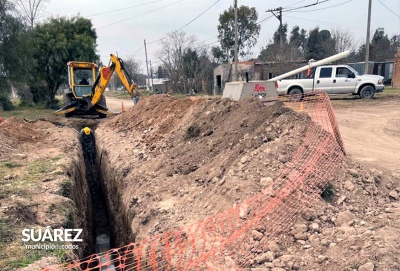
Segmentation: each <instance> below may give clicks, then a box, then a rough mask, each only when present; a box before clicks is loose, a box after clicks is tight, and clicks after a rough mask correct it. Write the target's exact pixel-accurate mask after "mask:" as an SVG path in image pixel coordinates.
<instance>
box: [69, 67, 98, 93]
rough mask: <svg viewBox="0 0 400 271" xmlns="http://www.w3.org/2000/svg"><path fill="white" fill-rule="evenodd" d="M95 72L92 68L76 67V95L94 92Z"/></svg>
mask: <svg viewBox="0 0 400 271" xmlns="http://www.w3.org/2000/svg"><path fill="white" fill-rule="evenodd" d="M92 85H93V72H92V69H91V68H74V90H75V95H76V97H82V96H85V95H89V94H91V93H92Z"/></svg>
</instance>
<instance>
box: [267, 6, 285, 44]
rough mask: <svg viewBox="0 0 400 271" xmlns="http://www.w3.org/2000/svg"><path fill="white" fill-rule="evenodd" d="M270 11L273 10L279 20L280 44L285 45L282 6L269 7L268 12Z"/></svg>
mask: <svg viewBox="0 0 400 271" xmlns="http://www.w3.org/2000/svg"><path fill="white" fill-rule="evenodd" d="M268 11H269V12H271V13H272V14H273V15H274V16H275V17H276V18H277V19H278V20H279V43H280V46H281V47H283V27H282V7H279V8H275V9H269V10H267V12H268ZM275 12H278V13H275Z"/></svg>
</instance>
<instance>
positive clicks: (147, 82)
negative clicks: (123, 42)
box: [144, 40, 150, 90]
mask: <svg viewBox="0 0 400 271" xmlns="http://www.w3.org/2000/svg"><path fill="white" fill-rule="evenodd" d="M144 52H145V54H146V70H147V80H146V87H147V90H149V84H150V83H149V66H148V65H147V63H148V62H147V47H146V40H144Z"/></svg>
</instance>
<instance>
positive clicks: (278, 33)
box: [273, 24, 287, 44]
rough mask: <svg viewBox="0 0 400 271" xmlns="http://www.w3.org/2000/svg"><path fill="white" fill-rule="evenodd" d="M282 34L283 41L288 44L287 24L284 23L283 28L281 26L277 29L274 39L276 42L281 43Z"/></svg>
mask: <svg viewBox="0 0 400 271" xmlns="http://www.w3.org/2000/svg"><path fill="white" fill-rule="evenodd" d="M281 35H282V43H283V44H287V24H283V25H282V30H281V29H280V27H278V29H277V30H276V31H275V33H274V36H273V40H274V44H280V42H281Z"/></svg>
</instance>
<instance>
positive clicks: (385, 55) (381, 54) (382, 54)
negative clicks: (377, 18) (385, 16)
mask: <svg viewBox="0 0 400 271" xmlns="http://www.w3.org/2000/svg"><path fill="white" fill-rule="evenodd" d="M390 45H391V44H390V40H389V37H388V35H387V34H385V29H384V28H382V27H379V28H377V29H376V30H375V33H374V36H373V37H372V41H371V60H372V61H386V60H388V59H393V57H394V52H392V51H391V48H390V47H391V46H390Z"/></svg>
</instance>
